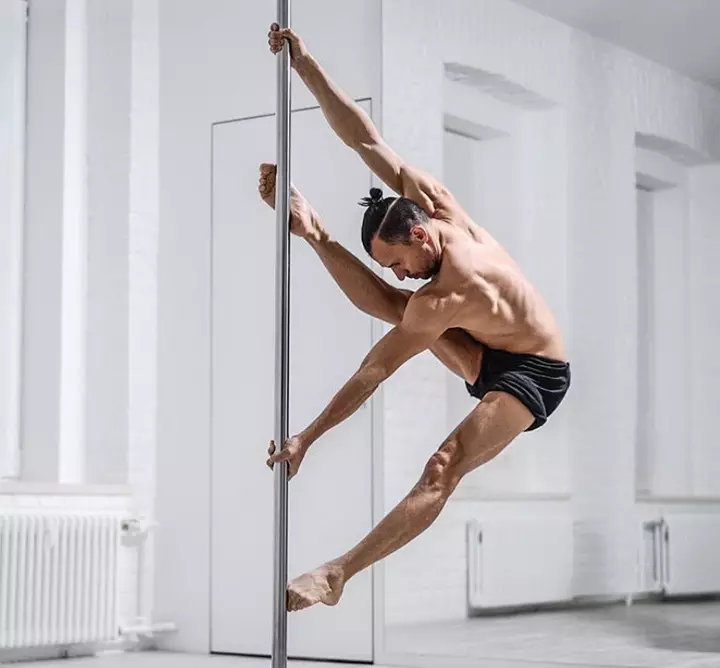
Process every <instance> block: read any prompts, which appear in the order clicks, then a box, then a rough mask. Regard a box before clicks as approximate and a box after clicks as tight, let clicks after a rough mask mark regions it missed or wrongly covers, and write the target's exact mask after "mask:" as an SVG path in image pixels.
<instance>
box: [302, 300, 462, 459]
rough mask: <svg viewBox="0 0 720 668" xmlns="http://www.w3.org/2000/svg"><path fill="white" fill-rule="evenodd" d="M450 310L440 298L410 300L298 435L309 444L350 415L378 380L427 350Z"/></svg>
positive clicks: (435, 339) (388, 375)
mask: <svg viewBox="0 0 720 668" xmlns="http://www.w3.org/2000/svg"><path fill="white" fill-rule="evenodd" d="M449 321H450V313H449V310H448V309H447V308H445V307H444V300H442V299H438V298H437V297H435V296H418V297H414V298H413V299H411V300H410V303H409V304H408V307H407V308H406V309H405V317H404V318H403V321H402V322H401V323H400V324H399V325H398V326H397V327H395V328H393V329H392V330H390V332H388V333H387V334H386V335H385V336H384V337H383V338H382V339H380V341H378V342H377V343H376V344H375V346H374V347H373V349H372V350H371V351H370V353H369V354H368V355H367V357H366V358H365V359H364V360H363V362H362V364H361V365H360V368H359V369H358V370H357V371H356V372H355V374H353V376H352V378H350V380H349V381H348V382H347V383H345V385H344V386H343V387H342V388H341V389H340V391H339V392H338V393H337V394H336V395H335V396H334V397H333V399H332V401H331V402H330V403H329V404H328V406H327V408H326V409H325V410H324V411H323V412H322V413H321V414H320V415H319V416H318V417H317V418H316V419H315V420H314V421H313V422H312V424H311V425H310V426H309V427H308V428H307V429H305V431H303V432H302V434H300V435H299V438H300V439H301V441H302V442H303V445H304V446H305V447H306V448H307V447H310V445H311V444H312V443H314V442H315V441H316V440H317V439H318V438H320V436H322V435H323V434H324V433H326V432H327V431H329V430H330V429H332V428H333V427H335V426H336V425H338V424H340V423H341V422H342V421H343V420H346V419H347V418H348V417H350V416H351V415H352V414H353V413H354V412H355V411H356V410H357V409H358V408H360V406H362V404H363V402H365V401H366V400H367V399H368V398H369V397H370V396H371V395H372V393H373V392H375V390H376V389H377V388H378V386H379V385H380V383H382V382H383V381H384V380H386V379H387V378H389V377H390V376H391V375H392V374H393V373H395V371H396V370H397V369H398V368H400V367H401V366H402V365H403V364H404V363H405V362H407V361H408V360H409V359H411V358H412V357H414V356H415V355H417V354H418V353H421V352H422V351H423V350H427V349H428V348H430V346H431V345H432V344H433V343H435V341H437V340H438V338H440V336H442V334H443V333H444V332H445V331H446V330H447V329H448V327H449Z"/></svg>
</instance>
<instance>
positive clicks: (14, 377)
mask: <svg viewBox="0 0 720 668" xmlns="http://www.w3.org/2000/svg"><path fill="white" fill-rule="evenodd" d="M25 8H26V4H25V2H24V1H23V0H10V1H6V2H2V3H0V220H1V221H2V224H0V478H12V477H16V476H17V475H18V473H19V454H20V452H19V448H20V369H21V367H20V355H21V340H22V264H23V262H22V259H23V221H24V216H25V213H24V202H25V73H26V72H25V70H26V67H25V65H26V23H25Z"/></svg>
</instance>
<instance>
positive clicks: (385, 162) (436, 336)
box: [259, 25, 570, 610]
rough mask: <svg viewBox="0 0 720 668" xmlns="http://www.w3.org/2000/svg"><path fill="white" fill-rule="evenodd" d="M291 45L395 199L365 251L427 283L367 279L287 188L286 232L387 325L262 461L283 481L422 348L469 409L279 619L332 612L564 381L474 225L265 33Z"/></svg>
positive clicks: (541, 326)
mask: <svg viewBox="0 0 720 668" xmlns="http://www.w3.org/2000/svg"><path fill="white" fill-rule="evenodd" d="M284 40H287V41H288V42H289V43H290V52H291V58H292V65H293V67H294V69H295V70H296V72H297V73H298V75H299V76H300V77H301V78H302V80H303V81H304V83H305V84H306V86H307V87H308V88H309V89H310V91H311V92H312V93H313V94H314V95H315V97H316V98H317V101H318V102H319V104H320V106H321V108H322V111H323V113H324V115H325V117H326V118H327V120H328V122H329V124H330V126H331V127H332V129H333V130H334V131H335V133H336V134H337V135H338V136H339V137H340V139H342V141H343V142H345V144H347V145H348V146H349V147H350V148H352V149H354V150H355V151H357V153H358V154H359V156H360V157H361V158H362V159H363V160H364V161H365V163H366V164H367V165H368V167H369V168H370V169H371V170H372V171H373V172H374V173H375V174H376V175H377V176H378V177H379V178H380V179H381V180H382V181H383V182H384V183H386V184H387V185H388V186H389V187H390V188H392V189H393V190H394V191H395V192H397V193H400V194H401V195H402V197H387V198H383V196H382V191H380V190H379V189H377V188H373V189H371V191H370V197H366V198H365V199H364V200H363V202H362V204H363V205H364V206H365V207H367V209H366V211H365V213H364V217H363V222H362V241H363V245H364V246H365V249H366V250H367V252H368V253H369V254H370V255H371V256H372V258H373V259H374V260H375V261H376V262H378V263H379V264H380V265H382V266H383V267H387V268H389V269H391V270H392V271H393V272H394V273H395V275H396V276H397V277H398V278H399V279H400V280H403V279H405V278H407V277H410V278H416V279H417V278H420V279H427V280H428V282H427V283H426V284H424V285H423V286H422V287H421V288H420V289H419V290H418V291H417V292H411V291H407V290H399V289H397V288H395V287H392V286H391V285H389V284H388V283H386V282H385V281H384V280H383V279H382V278H380V277H379V276H377V275H376V274H375V273H373V272H372V271H371V270H369V269H368V268H367V267H366V266H365V265H364V264H363V263H361V262H360V261H359V260H358V259H357V258H356V257H354V256H353V255H352V254H351V253H350V252H348V251H347V250H346V249H345V248H343V247H342V246H341V245H340V244H338V243H337V242H336V241H333V240H332V239H331V237H330V236H329V234H328V233H327V232H326V231H325V228H324V226H323V224H322V221H321V220H320V218H319V216H318V215H317V213H316V212H315V211H314V210H313V209H312V207H311V206H310V205H309V204H308V202H307V201H306V200H305V199H304V198H303V197H302V196H301V195H300V193H298V192H297V190H295V189H293V190H292V192H291V206H290V209H291V231H292V232H293V233H294V234H296V235H298V236H300V237H302V238H304V239H305V240H306V241H307V242H308V243H309V244H310V245H311V246H312V247H313V249H314V250H315V251H316V252H317V254H318V256H319V257H320V259H321V260H322V262H323V263H324V264H325V266H326V267H327V269H328V271H329V272H330V274H331V275H332V277H333V278H334V279H335V281H336V282H337V284H338V285H339V287H340V288H341V289H342V290H343V292H344V293H345V294H346V295H347V297H348V298H349V299H350V301H351V302H352V303H353V304H354V305H355V306H356V307H358V308H359V309H361V310H362V311H364V312H365V313H368V314H369V315H372V316H374V317H376V318H380V319H382V320H384V321H386V322H388V323H390V324H392V325H394V328H393V329H392V330H391V331H390V332H389V333H388V334H386V335H385V336H384V337H383V338H382V339H381V340H380V341H378V343H377V344H376V345H375V346H374V347H373V348H372V350H371V351H370V352H369V353H368V355H367V357H366V358H365V359H364V360H363V362H362V364H361V365H360V368H359V369H358V370H357V371H356V372H355V374H354V375H353V376H352V378H350V380H349V381H348V382H347V383H346V384H345V385H344V386H343V387H342V389H340V391H339V392H338V393H337V394H336V395H335V396H334V397H333V399H332V400H331V401H330V403H329V405H328V406H327V408H326V409H325V410H324V411H323V412H322V413H321V414H320V415H319V416H318V417H317V418H316V419H315V421H314V422H313V423H312V424H310V425H309V426H308V427H307V429H305V430H304V431H303V432H301V433H300V434H297V435H296V436H293V437H292V438H290V439H288V441H287V442H286V443H285V444H283V447H282V448H281V449H280V450H279V451H277V452H276V451H275V446H274V444H272V443H271V445H270V450H269V454H270V458H269V459H268V465H269V466H270V467H272V466H273V464H275V463H276V462H287V463H288V466H289V475H290V476H291V477H292V476H294V475H295V474H297V472H298V468H299V467H300V464H301V463H302V460H303V458H304V456H305V454H306V453H307V450H308V448H309V447H310V446H311V445H312V444H313V443H314V442H315V441H316V440H317V439H318V438H320V436H322V435H323V434H324V433H325V432H327V431H328V430H329V429H331V428H332V427H334V426H335V425H337V424H339V423H340V422H342V421H343V420H345V419H347V418H348V417H350V416H351V415H352V414H353V413H354V412H355V411H356V410H357V409H358V408H359V407H360V406H361V405H362V404H363V402H365V401H366V400H367V399H368V397H370V395H372V393H373V392H374V391H375V390H376V389H377V387H378V386H379V385H380V383H382V382H383V381H384V380H385V379H387V378H388V377H389V376H390V375H391V374H392V373H394V372H395V371H396V370H397V369H398V368H399V367H400V366H401V365H402V364H404V363H405V362H407V361H408V360H409V359H410V358H412V357H414V356H415V355H418V354H419V353H421V352H422V351H424V350H430V351H431V352H432V353H433V354H434V355H436V356H437V357H438V358H439V359H440V361H442V362H443V363H444V364H445V365H446V366H447V367H448V368H449V369H450V370H451V371H453V372H454V373H456V374H457V375H458V376H460V378H462V379H463V380H464V381H465V383H466V386H467V389H468V392H469V393H470V394H471V395H472V396H473V397H476V398H477V399H479V400H480V401H479V403H478V405H477V406H476V407H475V409H474V410H473V411H472V412H471V413H470V414H469V415H468V416H467V417H466V418H465V419H464V420H463V422H462V423H461V424H460V425H459V426H458V427H457V428H456V429H455V430H454V431H453V432H452V433H451V434H450V435H449V436H448V437H447V439H446V440H445V442H444V443H442V445H441V446H440V448H439V449H438V450H437V452H435V453H434V454H433V455H432V457H430V459H429V461H428V463H427V465H426V466H425V469H424V471H423V473H422V475H421V476H420V479H419V480H418V482H417V484H416V485H415V487H413V489H412V490H411V491H410V493H409V494H408V495H407V496H406V497H405V498H404V499H403V500H402V501H401V502H400V503H399V504H398V505H397V506H396V507H395V508H394V509H393V510H392V511H391V512H390V513H389V514H388V515H387V516H386V517H385V518H384V519H383V520H382V521H381V522H380V523H379V524H378V525H377V526H376V527H375V528H374V529H373V530H372V531H371V532H370V533H369V534H368V536H367V537H366V538H364V539H363V540H362V541H361V542H360V543H359V544H358V545H356V546H355V547H353V548H352V549H351V550H350V551H349V552H347V553H346V554H344V555H342V556H340V557H338V558H336V559H334V560H332V561H330V562H328V563H327V564H324V565H323V566H320V567H319V568H318V569H316V570H315V571H312V572H310V573H306V574H305V575H302V576H300V577H298V578H296V579H295V580H293V581H292V582H290V583H289V585H288V609H289V610H300V609H303V608H307V607H309V606H311V605H314V604H316V603H324V604H327V605H334V604H336V603H337V602H338V600H339V599H340V596H341V595H342V592H343V587H344V586H345V583H346V582H347V581H348V580H349V579H350V578H351V577H352V576H353V575H355V574H356V573H358V572H360V571H361V570H363V569H365V568H367V567H369V566H370V565H372V564H374V563H375V562H377V561H379V560H380V559H383V558H385V557H387V556H388V555H390V554H392V553H393V552H395V551H396V550H398V549H400V548H401V547H403V546H404V545H406V544H407V543H408V542H409V541H411V540H413V539H414V538H415V537H417V536H418V535H419V534H420V533H422V532H423V531H425V529H427V528H428V527H429V526H430V525H431V524H432V522H433V521H434V520H435V519H436V518H437V517H438V515H439V514H440V512H441V510H442V508H443V506H444V505H445V503H446V502H447V500H448V499H449V498H450V495H451V494H452V493H453V490H454V489H455V488H456V487H457V485H458V483H459V482H460V481H461V480H462V478H463V477H464V476H465V475H467V474H468V473H469V472H470V471H472V470H474V469H475V468H477V467H478V466H481V465H482V464H484V463H485V462H488V461H489V460H491V459H492V458H493V457H495V456H496V455H498V454H499V453H500V452H501V451H502V450H503V449H504V448H505V447H507V445H508V444H509V443H510V442H511V441H512V440H513V439H514V438H515V437H516V436H518V435H519V434H521V433H522V432H524V431H530V430H533V429H536V428H538V427H540V426H541V425H543V424H544V423H545V421H546V420H547V418H548V417H549V416H550V414H551V413H552V412H553V411H554V410H555V409H556V408H557V407H558V405H559V404H560V402H561V401H562V399H563V397H564V396H565V393H566V392H567V390H568V387H569V385H570V367H569V364H568V363H567V361H566V357H565V348H564V345H563V340H562V336H561V333H560V331H559V328H558V325H557V323H556V321H555V318H554V316H553V314H552V313H551V311H550V309H549V307H548V305H547V304H546V303H545V300H544V299H543V298H542V297H541V296H540V294H538V292H537V290H535V288H534V287H533V286H532V285H531V284H530V283H529V281H528V280H527V278H525V276H524V275H523V273H522V271H521V270H520V268H519V267H518V266H517V264H515V262H514V261H513V260H512V259H511V258H510V257H509V255H508V254H507V252H506V251H505V250H504V249H503V248H502V247H501V246H500V245H499V244H498V243H497V242H496V241H495V240H494V239H493V238H492V237H491V236H490V234H489V233H488V232H487V231H485V230H484V229H482V228H481V227H479V226H478V225H476V224H475V223H473V221H472V220H470V218H469V217H468V215H467V213H465V211H463V209H462V208H461V207H460V205H459V204H458V203H457V202H456V201H455V199H454V198H453V196H452V194H451V193H450V192H448V190H447V189H446V188H445V187H444V186H443V185H442V184H441V183H439V182H438V181H437V180H436V179H434V178H433V177H431V176H429V175H427V174H425V173H423V172H421V171H420V170H418V169H416V168H414V167H412V166H411V165H408V164H407V163H405V162H403V160H402V159H401V158H400V156H398V155H397V154H395V153H394V152H393V151H392V149H391V148H390V147H389V146H388V145H387V144H385V142H384V141H383V138H382V137H381V136H380V134H379V133H378V131H377V129H376V128H375V126H374V125H373V123H372V121H371V120H370V119H369V118H368V116H367V115H366V114H365V113H364V112H363V111H362V110H361V109H360V108H359V107H358V106H357V105H355V104H354V103H353V101H352V100H350V99H349V98H348V97H347V96H346V95H345V94H344V93H343V92H342V91H341V90H340V89H339V88H338V87H337V86H336V85H335V84H334V83H333V82H332V81H331V80H330V79H329V78H328V76H327V74H326V73H325V72H324V71H323V69H322V67H321V66H320V65H319V64H318V63H317V61H316V60H315V59H314V58H313V57H312V56H311V55H310V53H309V52H308V51H307V48H306V47H305V45H304V43H303V42H302V40H301V39H300V38H299V37H298V36H297V34H295V33H294V32H293V31H291V30H282V31H281V30H279V29H278V26H277V25H273V26H272V27H271V30H270V33H269V43H270V48H271V51H272V52H273V53H278V52H279V51H280V50H281V49H282V46H283V42H284ZM259 190H260V195H261V197H262V198H263V199H264V200H265V201H266V202H267V203H268V204H269V205H270V206H274V203H275V167H274V166H273V165H267V164H265V165H262V166H261V168H260V181H259Z"/></svg>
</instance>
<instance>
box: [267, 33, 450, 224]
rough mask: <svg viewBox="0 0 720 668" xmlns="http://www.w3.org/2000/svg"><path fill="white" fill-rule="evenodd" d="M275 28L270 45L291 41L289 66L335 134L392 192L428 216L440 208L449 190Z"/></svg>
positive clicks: (295, 38) (305, 52)
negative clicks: (408, 159)
mask: <svg viewBox="0 0 720 668" xmlns="http://www.w3.org/2000/svg"><path fill="white" fill-rule="evenodd" d="M275 28H276V26H275V25H274V26H273V30H271V32H270V44H271V48H272V49H273V50H274V51H277V50H278V47H281V46H282V39H283V38H284V39H287V40H288V41H289V42H290V50H291V54H292V65H293V67H294V68H295V71H296V72H297V73H298V75H299V76H300V78H301V79H302V80H303V82H304V83H305V85H306V86H307V87H308V89H309V90H310V92H311V93H312V94H313V95H314V96H315V99H316V100H317V101H318V103H319V104H320V108H321V109H322V112H323V114H324V115H325V118H326V119H327V121H328V123H329V124H330V127H331V128H332V129H333V130H334V132H335V134H336V135H337V136H338V137H339V138H340V139H341V140H342V141H343V142H344V143H345V144H346V145H347V146H349V147H350V148H352V149H353V150H355V151H356V152H357V153H358V155H359V156H360V157H361V158H362V159H363V161H364V162H365V164H367V166H368V167H369V168H370V169H371V170H372V171H373V172H374V173H375V174H376V175H377V177H378V178H379V179H381V180H382V181H383V182H384V183H386V184H387V185H388V186H389V187H390V188H392V189H393V190H394V191H395V192H397V193H399V194H400V195H403V196H405V197H409V198H410V199H413V200H415V201H416V202H417V203H418V204H420V205H421V206H422V207H423V208H424V209H425V211H426V212H427V213H428V215H430V216H432V215H433V214H435V212H436V210H437V209H442V208H443V204H445V203H447V201H448V199H449V198H450V197H451V196H450V193H449V192H448V191H447V190H446V189H445V188H444V187H443V186H442V185H441V184H440V183H439V182H438V181H437V180H436V179H434V178H433V177H432V176H430V175H429V174H426V173H424V172H422V171H421V170H419V169H416V168H414V167H412V166H410V165H408V164H407V163H405V162H404V161H403V160H402V159H401V158H400V156H398V155H397V153H395V151H393V150H392V149H391V148H390V147H389V146H388V145H387V144H386V143H385V140H384V139H383V138H382V136H381V135H380V133H379V132H378V130H377V128H376V127H375V125H374V124H373V122H372V120H371V119H370V117H369V116H368V115H367V114H366V113H365V111H363V109H362V108H361V107H360V106H359V105H357V104H355V102H354V101H353V100H352V99H351V98H350V97H349V96H348V95H346V94H345V93H344V92H343V91H342V90H341V89H340V88H339V87H338V86H337V85H336V84H335V83H334V82H333V81H332V79H330V77H329V76H328V75H327V73H326V72H325V70H324V69H323V68H322V66H321V65H320V63H319V62H318V61H317V60H315V58H313V56H312V55H311V54H310V52H309V51H308V50H307V48H306V46H305V44H304V43H303V41H302V40H301V39H300V37H299V36H298V35H297V34H296V33H295V32H293V31H292V30H289V29H286V30H281V31H279V30H275Z"/></svg>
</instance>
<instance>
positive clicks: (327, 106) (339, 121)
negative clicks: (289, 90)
mask: <svg viewBox="0 0 720 668" xmlns="http://www.w3.org/2000/svg"><path fill="white" fill-rule="evenodd" d="M293 66H294V67H295V71H296V72H297V73H298V75H299V76H300V78H301V79H302V80H303V82H304V83H305V85H306V86H307V87H308V89H309V90H310V92H311V93H312V94H313V95H314V96H315V99H316V100H317V101H318V103H319V104H320V108H321V109H322V111H323V114H324V115H325V118H327V120H328V123H329V124H330V127H331V128H332V129H333V130H334V131H335V134H336V135H337V136H338V137H340V139H341V140H342V141H343V142H345V144H347V145H348V146H351V147H356V146H357V145H358V144H361V143H371V142H372V141H374V140H375V139H376V138H377V136H378V132H377V129H376V128H375V126H374V125H373V122H372V120H371V119H370V117H369V116H368V115H367V114H366V113H365V112H364V111H363V110H362V109H361V108H360V107H359V106H358V105H357V104H355V102H353V100H352V99H350V97H348V95H346V94H345V93H344V92H343V91H342V89H340V88H339V87H338V86H337V85H336V84H335V83H334V82H333V81H332V80H331V79H330V77H329V76H328V75H327V73H326V72H325V70H323V68H322V66H321V65H320V63H318V61H317V60H315V58H313V57H312V56H311V55H306V56H303V57H301V58H298V59H297V60H296V61H294V62H293Z"/></svg>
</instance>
